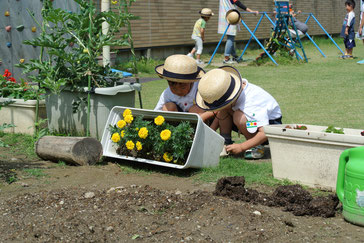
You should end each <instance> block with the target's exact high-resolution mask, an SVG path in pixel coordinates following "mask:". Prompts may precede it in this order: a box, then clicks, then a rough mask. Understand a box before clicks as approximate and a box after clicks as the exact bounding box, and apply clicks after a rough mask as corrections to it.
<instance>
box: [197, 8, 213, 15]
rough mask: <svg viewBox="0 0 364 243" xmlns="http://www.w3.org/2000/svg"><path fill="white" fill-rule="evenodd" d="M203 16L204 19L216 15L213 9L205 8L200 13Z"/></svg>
mask: <svg viewBox="0 0 364 243" xmlns="http://www.w3.org/2000/svg"><path fill="white" fill-rule="evenodd" d="M199 13H200V14H201V16H203V17H211V16H214V13H213V12H212V10H211V9H209V8H203V9H202V10H200V12H199Z"/></svg>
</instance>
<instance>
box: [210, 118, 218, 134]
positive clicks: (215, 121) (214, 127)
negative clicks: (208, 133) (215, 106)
mask: <svg viewBox="0 0 364 243" xmlns="http://www.w3.org/2000/svg"><path fill="white" fill-rule="evenodd" d="M210 128H211V129H212V130H214V131H216V130H217V129H218V128H219V120H218V119H217V118H215V119H214V120H213V122H212V123H211V125H210Z"/></svg>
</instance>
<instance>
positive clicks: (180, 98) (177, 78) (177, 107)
mask: <svg viewBox="0 0 364 243" xmlns="http://www.w3.org/2000/svg"><path fill="white" fill-rule="evenodd" d="M155 71H156V73H157V74H158V76H159V77H160V78H162V79H166V80H167V81H168V88H166V89H165V90H164V91H163V93H162V94H161V96H160V98H159V101H158V104H157V105H156V107H155V108H154V110H162V111H179V112H193V113H197V114H199V115H200V116H201V118H202V119H203V120H204V121H208V120H209V119H211V118H213V116H214V114H213V113H212V112H205V111H204V110H202V109H200V108H198V107H197V106H196V105H195V104H194V98H195V96H196V92H197V87H198V81H199V80H200V79H201V77H202V76H203V75H204V74H205V71H204V70H203V69H202V68H200V67H198V66H197V64H196V62H195V60H194V59H193V58H191V57H188V56H186V55H172V56H169V57H168V58H167V59H166V61H165V62H164V64H162V65H158V66H156V67H155ZM216 129H217V127H216Z"/></svg>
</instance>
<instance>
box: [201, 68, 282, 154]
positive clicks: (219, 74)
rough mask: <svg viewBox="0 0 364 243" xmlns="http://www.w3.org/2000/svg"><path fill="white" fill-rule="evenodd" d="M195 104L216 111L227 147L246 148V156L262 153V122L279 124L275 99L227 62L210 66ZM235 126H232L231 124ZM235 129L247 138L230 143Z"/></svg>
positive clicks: (236, 150) (232, 149) (237, 150)
mask: <svg viewBox="0 0 364 243" xmlns="http://www.w3.org/2000/svg"><path fill="white" fill-rule="evenodd" d="M196 104H197V106H198V107H200V108H201V109H203V110H205V111H215V112H217V111H218V112H217V113H215V115H216V118H217V120H218V121H219V127H220V133H221V136H223V137H224V138H225V144H226V145H227V146H226V151H227V152H229V153H232V154H239V153H242V152H245V158H248V159H252V158H254V159H259V158H262V157H263V156H264V150H263V146H262V144H263V143H265V142H267V137H266V135H265V133H264V130H263V126H265V125H268V124H282V114H281V109H280V107H279V105H278V103H277V101H276V100H275V99H274V98H273V97H272V96H271V95H270V94H269V93H268V92H266V91H265V90H263V89H262V88H260V87H259V86H256V85H254V84H251V83H249V82H248V80H246V79H242V78H241V75H240V73H239V71H238V70H236V69H235V68H233V67H230V66H224V67H220V68H217V69H213V70H211V71H209V72H208V73H206V74H205V75H204V76H203V77H202V79H201V80H200V82H199V85H198V90H197V94H196ZM234 126H235V127H234ZM232 130H238V131H240V132H241V133H242V134H243V135H244V136H245V138H246V141H245V142H243V143H240V144H233V142H232V140H231V131H232Z"/></svg>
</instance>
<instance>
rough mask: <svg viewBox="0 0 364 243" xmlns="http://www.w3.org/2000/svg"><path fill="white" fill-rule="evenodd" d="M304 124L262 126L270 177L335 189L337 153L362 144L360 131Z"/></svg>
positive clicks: (363, 141)
mask: <svg viewBox="0 0 364 243" xmlns="http://www.w3.org/2000/svg"><path fill="white" fill-rule="evenodd" d="M298 126H300V125H298ZM305 126H306V128H307V129H306V130H302V129H294V128H297V125H296V124H290V125H271V126H266V127H264V131H265V133H266V135H267V137H268V139H269V145H270V149H271V155H272V165H273V176H274V177H275V178H277V179H288V180H291V181H295V182H299V183H301V184H303V185H308V186H312V187H317V188H323V189H329V190H333V191H334V190H335V189H336V178H337V172H338V165H339V157H340V154H341V153H342V152H343V151H344V150H345V149H348V148H353V147H357V146H364V136H362V135H361V132H362V130H358V129H349V128H344V129H343V132H344V134H337V133H327V132H325V131H326V129H327V127H323V126H314V125H305ZM337 130H338V131H340V129H337Z"/></svg>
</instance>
